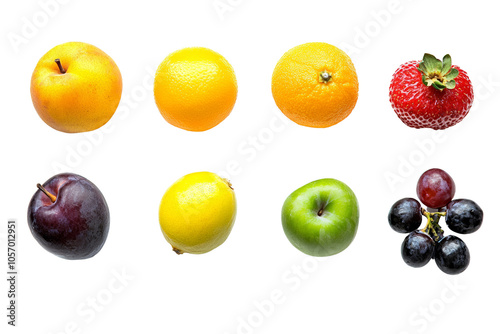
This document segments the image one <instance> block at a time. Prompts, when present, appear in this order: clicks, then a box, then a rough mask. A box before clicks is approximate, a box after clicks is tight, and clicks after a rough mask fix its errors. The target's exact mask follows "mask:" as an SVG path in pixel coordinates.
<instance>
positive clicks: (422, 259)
mask: <svg viewBox="0 0 500 334" xmlns="http://www.w3.org/2000/svg"><path fill="white" fill-rule="evenodd" d="M417 195H418V198H419V199H420V201H421V202H422V203H423V204H424V205H425V206H426V207H427V209H426V210H424V209H423V208H422V206H421V204H420V202H418V201H417V200H416V199H413V198H403V199H400V200H399V201H397V202H396V203H394V205H393V206H392V207H391V210H390V211H389V225H390V226H391V227H392V228H393V229H394V230H395V231H396V232H400V233H409V234H408V235H407V236H406V238H405V239H404V241H403V244H402V245H401V256H402V257H403V260H404V261H405V262H406V264H408V265H409V266H411V267H415V268H419V267H423V266H425V265H426V264H427V263H428V262H429V261H430V260H431V259H434V260H435V262H436V264H437V266H438V267H439V269H441V270H442V271H443V272H445V273H447V274H450V275H455V274H460V273H461V272H463V271H464V270H465V269H467V267H468V266H469V262H470V253H469V249H468V248H467V245H466V244H465V243H464V242H463V241H462V239H460V238H458V237H456V236H454V235H448V236H444V232H443V230H442V229H441V226H439V219H440V218H441V217H445V219H446V224H447V225H448V227H449V228H450V230H452V231H453V232H456V233H461V234H468V233H472V232H475V231H477V230H478V229H479V228H480V227H481V224H482V222H483V210H481V208H480V207H479V205H477V204H476V203H475V202H473V201H471V200H468V199H456V200H453V197H454V196H455V182H453V179H452V178H451V176H450V175H449V174H448V173H446V172H445V171H443V170H441V169H437V168H434V169H429V170H428V171H426V172H425V173H424V174H422V176H421V177H420V179H419V180H418V183H417ZM422 216H424V217H426V218H427V224H426V225H425V227H424V228H423V229H421V230H419V229H418V228H419V227H420V225H421V223H422Z"/></svg>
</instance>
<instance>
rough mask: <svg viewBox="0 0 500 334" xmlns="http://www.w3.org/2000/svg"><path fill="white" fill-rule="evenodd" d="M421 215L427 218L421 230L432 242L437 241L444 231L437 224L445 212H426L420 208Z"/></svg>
mask: <svg viewBox="0 0 500 334" xmlns="http://www.w3.org/2000/svg"><path fill="white" fill-rule="evenodd" d="M422 215H423V216H425V217H426V218H427V224H426V225H425V227H424V228H423V229H422V232H424V233H427V234H428V235H430V236H431V238H432V239H433V240H434V242H438V241H439V240H441V239H442V238H443V237H444V231H443V229H442V228H441V226H439V219H440V218H441V217H445V216H446V212H427V211H425V210H424V209H422Z"/></svg>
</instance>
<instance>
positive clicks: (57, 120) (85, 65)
mask: <svg viewBox="0 0 500 334" xmlns="http://www.w3.org/2000/svg"><path fill="white" fill-rule="evenodd" d="M55 59H60V61H61V65H62V66H63V68H64V69H65V70H66V73H64V74H62V73H61V72H60V70H59V67H58V66H57V64H56V63H55ZM121 94H122V77H121V74H120V70H119V69H118V66H116V64H115V62H114V61H113V59H111V57H109V56H108V55H107V54H106V53H104V52H103V51H101V50H100V49H98V48H97V47H95V46H93V45H90V44H87V43H81V42H69V43H64V44H61V45H58V46H56V47H54V48H53V49H51V50H50V51H49V52H47V53H46V54H45V55H44V56H43V57H42V58H41V59H40V61H39V62H38V64H37V65H36V67H35V70H34V71H33V75H32V77H31V99H32V101H33V105H34V107H35V109H36V111H37V112H38V115H40V117H41V118H42V120H43V121H44V122H45V123H47V124H48V125H49V126H51V127H52V128H54V129H56V130H59V131H62V132H69V133H74V132H86V131H92V130H95V129H98V128H100V127H101V126H103V125H104V124H105V123H106V122H108V121H109V119H110V118H111V117H112V116H113V114H114V113H115V111H116V108H117V107H118V104H119V103H120V99H121Z"/></svg>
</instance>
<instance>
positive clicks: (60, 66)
mask: <svg viewBox="0 0 500 334" xmlns="http://www.w3.org/2000/svg"><path fill="white" fill-rule="evenodd" d="M54 61H55V62H56V64H57V67H59V71H60V72H61V74H64V73H66V70H65V69H64V68H63V67H62V64H61V60H60V59H59V58H57V59H56V60H54Z"/></svg>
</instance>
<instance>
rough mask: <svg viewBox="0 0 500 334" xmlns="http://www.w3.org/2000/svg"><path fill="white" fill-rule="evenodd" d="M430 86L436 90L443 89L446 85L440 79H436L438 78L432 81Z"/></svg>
mask: <svg viewBox="0 0 500 334" xmlns="http://www.w3.org/2000/svg"><path fill="white" fill-rule="evenodd" d="M432 87H434V88H436V89H438V90H443V89H445V88H446V86H445V85H444V84H443V83H442V82H441V81H438V80H436V81H434V82H433V83H432Z"/></svg>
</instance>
